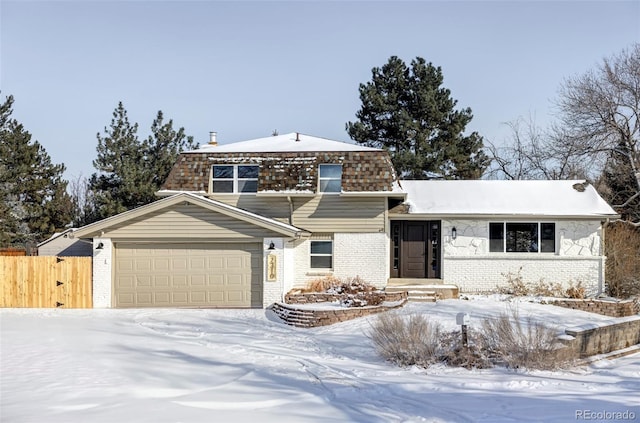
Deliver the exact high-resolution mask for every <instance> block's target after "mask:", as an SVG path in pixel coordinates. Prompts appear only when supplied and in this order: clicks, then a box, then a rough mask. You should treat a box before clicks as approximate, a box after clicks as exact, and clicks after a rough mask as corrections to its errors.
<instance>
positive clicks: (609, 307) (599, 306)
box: [551, 298, 640, 317]
mask: <svg viewBox="0 0 640 423" xmlns="http://www.w3.org/2000/svg"><path fill="white" fill-rule="evenodd" d="M551 304H553V305H556V306H560V307H565V308H571V309H574V310H582V311H588V312H591V313H597V314H602V315H604V316H610V317H626V316H633V315H635V314H638V313H640V298H635V299H633V300H623V301H606V300H594V299H586V300H576V299H564V300H556V301H554V302H552V303H551Z"/></svg>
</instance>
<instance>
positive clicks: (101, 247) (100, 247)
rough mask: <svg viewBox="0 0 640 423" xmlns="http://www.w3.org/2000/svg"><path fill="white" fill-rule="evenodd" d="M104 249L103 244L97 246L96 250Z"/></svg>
mask: <svg viewBox="0 0 640 423" xmlns="http://www.w3.org/2000/svg"><path fill="white" fill-rule="evenodd" d="M103 248H104V244H103V243H102V242H101V243H99V244H98V245H97V246H96V250H102V249H103Z"/></svg>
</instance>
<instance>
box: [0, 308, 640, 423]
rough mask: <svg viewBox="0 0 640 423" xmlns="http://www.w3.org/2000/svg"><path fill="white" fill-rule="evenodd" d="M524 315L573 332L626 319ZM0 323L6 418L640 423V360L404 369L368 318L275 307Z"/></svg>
mask: <svg viewBox="0 0 640 423" xmlns="http://www.w3.org/2000/svg"><path fill="white" fill-rule="evenodd" d="M517 307H518V310H519V312H520V315H521V316H523V317H526V316H532V317H534V318H536V319H544V320H546V321H552V322H557V323H561V324H563V325H566V326H578V325H582V324H584V323H587V322H590V323H605V322H606V321H611V320H614V319H611V318H608V317H603V316H597V315H594V314H590V313H584V312H575V311H571V310H566V309H562V308H559V307H552V306H547V305H541V304H533V303H519V304H518V306H517ZM504 310H505V303H504V302H499V301H496V300H495V299H491V298H481V299H474V300H472V301H461V300H446V301H440V302H438V303H435V304H431V303H428V304H415V303H413V304H409V305H407V306H406V307H404V308H403V309H402V310H401V312H402V313H427V314H429V315H430V316H433V318H434V319H438V320H440V321H441V322H442V323H443V325H444V326H445V327H447V328H451V329H455V328H456V325H455V314H456V313H457V312H460V311H466V312H469V313H470V314H471V316H472V319H477V318H480V317H483V316H491V315H495V314H496V313H499V312H501V311H504ZM372 318H375V317H372ZM473 322H474V321H473V320H472V323H471V324H472V325H473ZM0 325H1V327H0V342H1V344H0V369H1V374H0V421H2V422H51V423H62V422H96V423H99V422H109V423H111V422H185V423H187V422H214V421H215V422H238V421H239V422H243V421H252V422H278V423H283V422H534V421H536V422H537V421H544V422H562V421H581V420H591V421H594V419H597V418H598V417H602V419H597V420H599V421H603V420H606V421H615V419H614V417H618V418H619V419H618V420H622V418H623V417H625V416H626V417H627V418H630V417H633V418H634V419H635V421H640V394H639V392H640V354H634V355H630V356H627V357H623V358H618V359H615V360H607V359H604V360H600V361H596V362H593V363H592V364H590V365H583V366H580V367H576V368H574V369H571V370H565V371H556V372H546V371H544V372H543V371H527V372H523V371H520V372H514V371H510V370H506V369H503V368H494V369H486V370H465V369H459V368H448V367H445V366H436V367H432V368H429V369H426V370H425V369H420V368H408V369H402V368H397V367H394V366H392V365H390V364H388V363H385V362H384V361H382V360H381V359H380V358H379V357H378V356H377V355H376V353H375V351H374V348H373V346H372V344H371V342H370V341H369V339H368V338H367V336H366V332H367V331H368V330H369V327H370V323H369V320H368V319H366V318H365V319H358V320H354V321H351V322H345V323H341V324H337V325H334V326H329V327H322V328H315V329H297V328H293V327H289V326H285V325H283V324H281V323H279V322H278V320H277V318H276V317H275V316H274V315H273V314H272V313H271V312H269V311H265V310H175V309H152V310H141V309H136V310H51V309H38V310H35V309H12V310H9V309H4V310H1V311H0ZM625 412H626V413H627V414H616V413H625ZM598 413H600V414H598ZM602 413H608V414H602ZM631 421H633V419H631Z"/></svg>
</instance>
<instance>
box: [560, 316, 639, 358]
mask: <svg viewBox="0 0 640 423" xmlns="http://www.w3.org/2000/svg"><path fill="white" fill-rule="evenodd" d="M565 333H566V334H567V335H571V336H573V337H574V338H575V339H574V340H573V341H572V343H571V345H572V347H574V348H576V350H577V351H578V352H579V353H580V357H589V356H592V355H597V354H605V353H609V352H611V351H616V350H621V349H623V348H627V347H630V346H632V345H636V344H640V317H630V318H628V320H625V321H623V322H620V323H614V324H612V325H607V326H602V327H590V328H585V327H580V328H571V329H566V330H565Z"/></svg>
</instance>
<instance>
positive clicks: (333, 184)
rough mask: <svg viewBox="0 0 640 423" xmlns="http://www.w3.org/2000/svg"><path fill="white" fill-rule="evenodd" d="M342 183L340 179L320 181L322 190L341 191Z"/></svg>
mask: <svg viewBox="0 0 640 423" xmlns="http://www.w3.org/2000/svg"><path fill="white" fill-rule="evenodd" d="M340 191H341V184H340V181H339V180H326V181H322V180H321V181H320V192H340Z"/></svg>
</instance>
